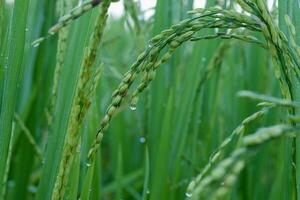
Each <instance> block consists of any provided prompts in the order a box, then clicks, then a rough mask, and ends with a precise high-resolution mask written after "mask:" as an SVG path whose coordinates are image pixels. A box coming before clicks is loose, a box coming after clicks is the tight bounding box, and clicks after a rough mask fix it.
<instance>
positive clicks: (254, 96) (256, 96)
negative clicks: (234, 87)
mask: <svg viewBox="0 0 300 200" xmlns="http://www.w3.org/2000/svg"><path fill="white" fill-rule="evenodd" d="M238 96H239V97H246V98H249V99H253V100H257V101H263V102H268V103H271V104H273V105H276V106H283V107H290V108H296V107H299V106H300V103H299V102H294V101H291V100H286V99H280V98H276V97H272V96H267V95H263V94H257V93H255V92H252V91H247V90H243V91H239V92H238Z"/></svg>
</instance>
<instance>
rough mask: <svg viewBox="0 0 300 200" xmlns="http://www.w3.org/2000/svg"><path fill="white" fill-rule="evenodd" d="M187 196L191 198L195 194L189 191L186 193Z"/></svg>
mask: <svg viewBox="0 0 300 200" xmlns="http://www.w3.org/2000/svg"><path fill="white" fill-rule="evenodd" d="M185 196H186V197H188V198H191V197H192V196H193V194H192V193H190V192H187V193H185Z"/></svg>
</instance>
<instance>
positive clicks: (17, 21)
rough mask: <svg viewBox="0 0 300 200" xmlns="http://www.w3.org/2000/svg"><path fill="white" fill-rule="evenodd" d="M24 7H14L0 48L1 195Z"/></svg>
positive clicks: (17, 4)
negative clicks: (1, 76)
mask: <svg viewBox="0 0 300 200" xmlns="http://www.w3.org/2000/svg"><path fill="white" fill-rule="evenodd" d="M28 5H29V1H28V0H23V1H16V2H15V3H14V7H13V13H12V19H11V22H10V23H11V26H10V27H9V29H8V31H7V37H6V38H5V39H6V40H7V42H6V43H5V47H4V48H3V49H2V48H1V51H2V50H3V51H4V53H3V58H4V61H3V63H2V64H3V66H4V68H3V73H4V79H3V81H2V86H3V90H2V99H1V108H0V121H1V123H0V194H3V193H4V192H3V191H4V190H5V187H6V183H5V180H4V176H5V172H6V171H7V169H6V168H7V162H8V161H7V160H8V159H9V157H8V156H9V145H10V143H11V142H10V141H11V133H12V124H13V117H14V112H15V107H16V102H17V101H16V100H17V91H18V82H19V81H20V80H19V79H20V73H21V71H22V70H23V69H22V68H23V65H22V60H23V54H24V46H25V35H26V31H25V29H26V20H27V14H28V13H27V11H28ZM1 53H2V52H1Z"/></svg>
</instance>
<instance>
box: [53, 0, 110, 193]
mask: <svg viewBox="0 0 300 200" xmlns="http://www.w3.org/2000/svg"><path fill="white" fill-rule="evenodd" d="M110 2H111V1H110V0H106V1H104V2H102V4H101V13H100V15H99V17H98V19H97V22H96V24H95V29H94V32H93V35H92V37H91V40H90V46H89V48H88V49H87V51H86V52H85V56H84V60H83V63H82V70H81V73H80V78H79V82H78V86H77V90H76V96H75V100H74V103H73V106H72V110H71V116H70V121H69V126H68V131H67V135H66V139H65V145H64V149H63V153H62V159H61V164H60V167H59V173H58V176H57V179H56V182H55V187H54V191H53V195H52V199H62V198H63V195H64V191H65V187H66V185H67V182H68V175H69V173H70V169H71V166H72V163H73V159H74V155H75V153H76V148H77V146H78V144H79V139H80V135H79V132H80V128H81V126H82V123H83V120H84V117H85V115H86V113H87V111H88V109H89V107H90V104H91V100H90V97H91V95H92V94H93V92H94V90H95V88H96V85H97V82H98V79H99V76H100V68H96V69H93V65H94V64H95V60H96V55H97V49H98V46H99V44H100V43H101V41H102V35H103V30H104V28H105V24H106V19H107V11H108V8H109V6H110Z"/></svg>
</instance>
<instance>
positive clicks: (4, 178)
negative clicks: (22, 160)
mask: <svg viewBox="0 0 300 200" xmlns="http://www.w3.org/2000/svg"><path fill="white" fill-rule="evenodd" d="M14 135H15V123H13V125H12V133H11V138H13V137H14ZM12 152H13V139H11V140H10V143H9V149H8V155H7V162H6V170H5V173H4V177H3V187H4V188H3V190H2V192H1V193H0V199H1V200H2V199H3V200H4V199H6V198H5V195H6V190H7V180H8V175H9V171H10V163H11V160H12Z"/></svg>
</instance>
